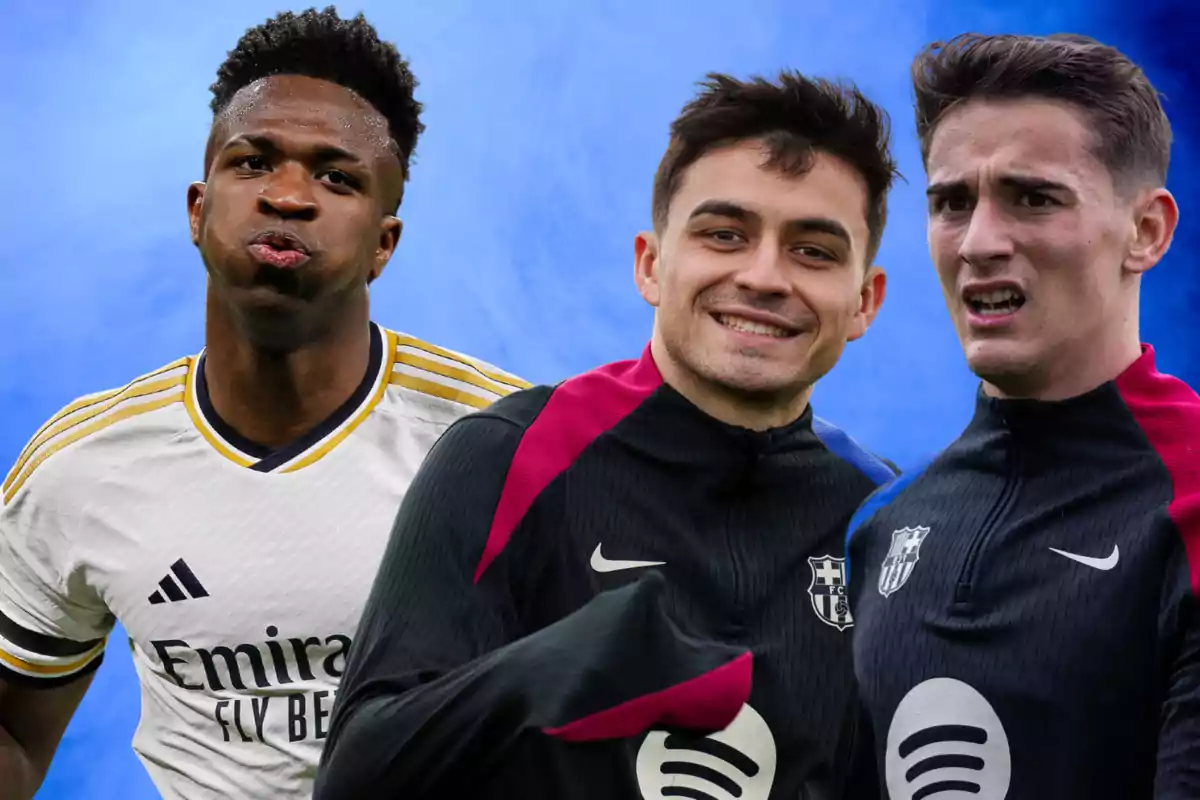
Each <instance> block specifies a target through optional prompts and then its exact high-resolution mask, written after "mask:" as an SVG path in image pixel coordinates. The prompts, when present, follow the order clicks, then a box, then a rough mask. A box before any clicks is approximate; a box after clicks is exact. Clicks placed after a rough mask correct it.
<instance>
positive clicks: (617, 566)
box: [591, 545, 667, 572]
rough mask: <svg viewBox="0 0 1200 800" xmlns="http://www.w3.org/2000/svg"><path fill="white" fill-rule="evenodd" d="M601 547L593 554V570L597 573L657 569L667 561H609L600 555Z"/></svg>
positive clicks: (597, 547)
mask: <svg viewBox="0 0 1200 800" xmlns="http://www.w3.org/2000/svg"><path fill="white" fill-rule="evenodd" d="M600 547H601V546H600V545H596V550H595V551H594V552H593V553H592V561H591V564H592V569H594V570H596V572H619V571H620V570H623V569H640V568H642V567H657V566H659V565H660V564H665V563H667V562H665V561H609V560H608V559H607V558H605V557H604V556H603V555H601V554H600Z"/></svg>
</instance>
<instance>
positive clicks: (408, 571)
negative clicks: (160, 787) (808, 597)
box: [314, 415, 749, 800]
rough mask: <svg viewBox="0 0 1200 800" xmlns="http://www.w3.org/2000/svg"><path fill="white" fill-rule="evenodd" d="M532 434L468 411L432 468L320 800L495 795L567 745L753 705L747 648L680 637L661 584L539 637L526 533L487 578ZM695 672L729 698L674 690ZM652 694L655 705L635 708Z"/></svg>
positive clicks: (384, 580) (346, 705)
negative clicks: (507, 485) (493, 532)
mask: <svg viewBox="0 0 1200 800" xmlns="http://www.w3.org/2000/svg"><path fill="white" fill-rule="evenodd" d="M520 431H521V429H520V428H519V427H516V426H514V425H512V423H510V422H507V421H505V420H502V419H497V418H490V417H488V416H487V415H479V416H475V417H467V418H464V419H463V420H461V421H459V422H457V423H455V424H454V425H453V426H451V427H450V429H448V430H447V432H446V434H445V435H444V436H443V437H442V438H441V439H440V440H439V441H438V443H437V445H435V447H434V448H433V449H432V451H431V452H430V454H429V456H428V457H427V458H426V460H425V462H424V463H423V464H422V466H421V468H420V470H419V471H418V474H417V476H416V478H415V479H414V481H413V483H412V486H411V487H410V488H409V490H408V493H407V494H406V496H405V499H404V501H403V503H402V505H401V508H400V511H399V513H398V514H397V517H396V522H395V525H394V527H393V530H392V534H391V538H390V541H389V544H388V547H387V550H386V553H385V556H384V559H383V562H382V564H381V566H380V569H379V572H378V575H377V577H376V580H375V584H374V586H373V588H372V591H371V594H370V597H369V599H368V602H367V608H366V610H365V612H364V616H363V619H362V622H361V623H360V626H359V630H358V634H357V637H356V641H355V644H354V648H353V650H352V653H351V656H350V659H349V663H348V665H347V670H346V674H345V676H344V677H343V681H342V684H341V688H340V689H339V695H338V699H337V702H336V703H335V707H334V712H333V718H332V720H331V724H330V733H329V738H328V740H327V741H326V744H325V748H324V750H323V753H322V760H321V765H320V769H319V770H318V774H317V780H316V785H315V792H314V798H315V800H342V798H347V799H349V798H374V797H406V798H414V800H415V799H417V798H441V797H452V796H472V797H477V798H482V797H487V796H489V795H488V794H487V793H486V792H485V793H484V794H481V793H480V792H481V791H482V790H483V789H485V788H486V787H489V786H492V785H493V784H492V783H491V782H490V781H491V779H492V778H494V777H495V774H494V773H495V770H497V769H502V770H503V771H504V772H505V773H506V774H508V775H512V774H513V771H524V774H526V775H528V774H532V775H533V776H534V777H535V779H536V778H537V776H542V777H543V778H544V777H545V770H546V768H547V762H548V760H549V759H550V757H551V756H550V755H549V754H550V753H552V752H553V751H554V748H555V747H562V746H564V745H563V744H562V743H563V741H564V740H567V741H592V740H596V739H601V738H617V737H620V736H621V735H623V734H625V735H631V734H630V733H629V728H628V727H627V726H629V725H634V726H635V727H644V726H646V725H648V724H651V723H653V722H654V721H655V720H667V721H670V722H671V723H673V724H678V725H680V726H681V727H688V728H701V729H709V730H718V729H720V728H723V727H724V726H726V725H728V724H729V722H731V721H732V719H733V717H734V716H735V715H736V713H737V711H738V710H739V709H740V708H741V704H742V703H744V702H745V700H746V699H747V698H748V696H749V662H748V660H739V659H748V655H747V654H744V653H742V652H740V651H738V650H737V649H735V648H732V647H728V646H725V645H721V644H718V643H714V642H708V641H703V640H698V639H695V638H693V637H690V636H688V635H687V634H685V633H683V632H682V631H679V630H678V629H677V628H676V627H675V626H674V624H673V623H672V622H671V620H669V619H668V618H667V616H666V614H665V612H664V611H663V608H662V604H661V602H660V599H659V594H660V591H661V586H659V585H657V584H656V583H655V580H654V578H652V579H650V580H649V581H647V582H646V583H644V584H634V585H633V586H631V587H624V588H623V589H622V590H617V591H615V592H610V593H607V594H604V595H600V596H599V597H597V598H595V599H594V600H592V601H591V602H589V603H588V604H587V605H585V606H584V607H583V608H581V609H579V610H578V611H576V612H575V613H573V614H570V615H568V616H566V617H564V618H563V619H561V620H559V621H558V622H555V623H554V624H551V625H549V626H547V627H545V628H542V629H540V630H538V631H536V632H534V633H530V634H529V635H523V634H524V633H526V631H525V630H524V626H523V624H522V620H521V611H520V609H521V606H522V605H523V604H524V603H527V602H534V601H533V600H530V597H531V596H532V595H531V594H529V592H528V591H527V589H528V586H529V585H530V584H531V583H533V582H535V581H534V580H533V579H527V576H523V575H517V574H510V573H509V572H507V570H510V569H512V568H513V567H512V566H511V565H512V564H514V563H526V562H532V561H536V560H537V558H536V555H535V554H532V553H521V552H519V551H512V550H511V548H514V547H518V548H519V547H521V546H522V543H521V542H516V541H514V542H511V543H510V544H509V545H508V549H506V552H511V553H512V554H513V555H516V556H519V557H518V558H512V557H506V558H505V559H503V563H501V562H500V561H493V562H492V563H491V564H490V566H489V567H488V570H487V571H485V572H484V574H483V575H482V576H481V578H480V579H479V580H478V581H476V580H475V574H476V570H477V567H478V565H479V562H480V558H481V556H482V554H483V551H484V546H485V543H486V539H487V535H488V532H489V530H490V523H491V519H492V513H493V511H494V510H495V507H496V505H497V502H498V500H499V496H500V493H501V490H502V488H503V483H504V481H505V479H506V476H507V474H508V470H509V467H510V464H511V461H512V456H513V454H514V452H515V450H516V447H517V445H518V443H519V440H520ZM656 577H657V580H658V581H659V582H661V576H656ZM647 664H650V665H652V666H650V667H647ZM690 681H708V682H714V681H715V682H716V683H717V684H719V685H718V686H717V689H718V691H717V692H716V696H718V697H721V698H723V700H721V701H717V702H713V701H709V702H708V703H696V702H694V698H695V694H694V692H689V691H687V690H686V687H685V689H684V690H682V691H680V692H677V693H675V694H672V693H671V692H670V691H669V690H670V689H671V688H672V687H675V686H683V685H685V684H688V683H689V682H690ZM694 685H695V684H693V687H694ZM722 688H724V691H720V689H722ZM672 697H675V698H676V700H675V701H674V702H672V701H671V698H672ZM639 698H648V700H647V702H646V703H644V704H643V705H642V708H643V712H642V713H641V714H640V715H638V714H630V713H628V712H629V711H630V709H631V708H632V707H634V706H638V703H637V702H636V701H637V700H638V699H639ZM618 707H619V708H620V709H621V713H617V714H613V713H612V709H614V708H618ZM697 714H698V715H699V716H697ZM518 762H519V763H518ZM494 796H497V797H501V796H508V795H505V794H503V792H501V793H500V794H497V795H494Z"/></svg>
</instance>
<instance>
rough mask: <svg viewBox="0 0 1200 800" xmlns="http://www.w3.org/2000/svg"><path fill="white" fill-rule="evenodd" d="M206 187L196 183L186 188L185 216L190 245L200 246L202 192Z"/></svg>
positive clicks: (200, 182)
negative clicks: (186, 215) (189, 232)
mask: <svg viewBox="0 0 1200 800" xmlns="http://www.w3.org/2000/svg"><path fill="white" fill-rule="evenodd" d="M206 188H207V187H206V186H205V184H204V182H203V181H196V182H195V183H192V184H191V185H189V186H188V190H187V214H188V228H189V229H190V231H191V235H192V244H194V245H197V246H199V244H200V210H201V209H202V208H203V207H204V190H205V189H206Z"/></svg>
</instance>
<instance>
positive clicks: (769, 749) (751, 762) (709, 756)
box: [637, 705, 776, 800]
mask: <svg viewBox="0 0 1200 800" xmlns="http://www.w3.org/2000/svg"><path fill="white" fill-rule="evenodd" d="M775 758H776V752H775V738H774V737H773V736H772V735H771V729H770V728H769V727H768V726H767V723H766V720H764V719H763V718H762V717H761V716H759V714H758V712H757V711H755V710H754V709H753V708H751V707H750V706H748V705H746V706H742V710H741V711H739V712H738V715H737V716H736V717H734V719H733V722H731V723H729V727H728V728H726V729H725V730H723V731H719V732H717V733H714V734H712V735H710V736H704V737H701V736H699V735H695V736H688V735H680V734H670V735H668V734H666V733H664V732H662V731H651V732H650V733H649V734H648V735H647V736H646V738H645V740H644V741H643V742H642V747H641V749H640V750H638V757H637V780H638V788H639V789H641V792H642V797H643V798H646V800H661V799H662V798H672V797H695V798H704V800H767V797H768V795H770V794H771V785H772V784H773V783H774V781H775ZM670 789H683V790H686V793H684V792H670V791H669V790H670Z"/></svg>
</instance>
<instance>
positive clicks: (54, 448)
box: [4, 390, 183, 504]
mask: <svg viewBox="0 0 1200 800" xmlns="http://www.w3.org/2000/svg"><path fill="white" fill-rule="evenodd" d="M182 401H183V391H182V390H180V391H177V392H171V393H170V394H168V395H166V396H165V397H160V398H158V399H157V400H152V401H150V402H149V403H140V404H138V405H131V406H126V407H125V408H122V409H120V410H119V411H115V412H113V413H112V414H109V415H108V416H107V417H103V418H101V419H98V420H95V421H93V422H92V423H90V424H88V425H85V426H84V427H82V428H79V429H78V430H76V431H75V432H73V433H69V434H67V435H65V436H61V437H59V438H57V439H55V440H54V443H53V444H51V445H50V446H49V447H46V448H45V449H43V450H42V452H40V453H38V455H37V457H36V458H34V459H32V460H31V461H30V462H29V463H28V465H26V467H25V471H24V473H23V474H21V476H20V477H19V478H16V480H14V481H13V483H12V486H11V488H7V489H5V493H4V502H5V503H6V504H7V503H11V502H12V499H13V496H14V495H16V493H17V492H19V491H20V490H21V487H22V486H23V485H24V484H25V481H27V480H29V476H30V475H32V474H33V473H34V470H36V469H37V468H38V467H39V466H41V465H42V464H43V463H44V462H45V461H46V459H47V458H49V457H50V456H52V455H54V454H55V453H57V452H58V451H59V450H62V449H63V448H64V447H66V446H68V445H70V444H73V443H75V442H77V441H79V440H80V439H83V438H84V437H87V436H91V435H92V434H93V433H96V432H97V431H102V430H104V429H105V428H107V427H108V426H109V425H112V424H114V423H117V422H120V421H121V420H125V419H129V418H130V417H136V416H138V415H139V414H146V413H149V412H151V411H157V410H158V409H160V408H166V407H167V406H169V405H171V404H172V403H179V402H182ZM13 474H14V476H15V475H16V472H14V473H13Z"/></svg>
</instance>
